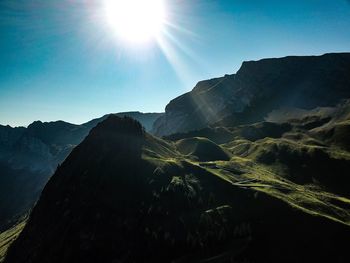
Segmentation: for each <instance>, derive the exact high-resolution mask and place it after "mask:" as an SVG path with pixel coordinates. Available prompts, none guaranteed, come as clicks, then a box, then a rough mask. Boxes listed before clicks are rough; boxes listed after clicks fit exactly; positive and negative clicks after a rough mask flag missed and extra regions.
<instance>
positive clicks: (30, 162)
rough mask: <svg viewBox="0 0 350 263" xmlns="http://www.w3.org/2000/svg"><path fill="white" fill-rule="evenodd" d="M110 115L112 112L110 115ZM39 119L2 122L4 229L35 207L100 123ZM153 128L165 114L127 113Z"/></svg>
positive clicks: (0, 224) (0, 206)
mask: <svg viewBox="0 0 350 263" xmlns="http://www.w3.org/2000/svg"><path fill="white" fill-rule="evenodd" d="M109 115H110V114H109ZM109 115H105V116H103V117H101V118H98V119H94V120H91V121H89V122H87V123H84V124H81V125H76V124H71V123H67V122H64V121H55V122H41V121H36V122H33V123H32V124H30V125H29V126H28V127H27V128H23V127H20V128H12V127H10V126H1V125H0V193H1V196H0V197H1V198H0V230H1V229H3V228H6V227H7V226H8V225H11V224H12V221H14V220H16V219H17V218H18V217H19V216H22V215H23V213H25V212H27V211H28V209H29V208H31V207H32V206H33V204H34V203H35V201H36V200H37V198H38V197H39V195H40V193H41V190H42V189H43V188H44V186H45V184H46V182H47V180H48V179H49V177H50V176H51V175H52V174H53V172H54V171H55V169H56V167H57V165H58V164H59V163H62V162H63V160H64V159H65V158H66V157H67V156H68V155H69V153H70V152H71V150H72V149H73V148H74V147H75V146H76V145H78V144H79V143H80V142H81V141H82V140H83V139H84V138H85V137H86V136H87V135H88V133H89V131H90V130H91V129H92V128H93V127H95V126H96V125H97V124H98V123H99V122H101V121H103V120H105V119H106V118H107V117H108V116H109ZM115 115H117V116H130V117H132V118H134V119H137V120H138V121H140V123H142V125H143V126H144V127H145V129H146V130H149V129H150V128H151V127H152V125H153V122H154V121H155V120H156V119H157V118H159V117H160V116H162V114H161V113H140V112H124V113H117V114H115Z"/></svg>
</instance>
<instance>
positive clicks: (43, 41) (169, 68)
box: [0, 0, 350, 126]
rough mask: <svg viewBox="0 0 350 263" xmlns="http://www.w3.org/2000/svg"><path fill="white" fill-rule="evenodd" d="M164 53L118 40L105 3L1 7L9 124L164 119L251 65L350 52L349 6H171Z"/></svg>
mask: <svg viewBox="0 0 350 263" xmlns="http://www.w3.org/2000/svg"><path fill="white" fill-rule="evenodd" d="M165 1H166V2H167V3H166V4H167V9H168V12H169V14H170V15H169V20H171V23H173V24H175V25H176V26H177V27H178V28H177V29H176V28H169V29H167V32H168V35H167V36H166V37H164V41H165V42H166V43H167V46H168V53H165V52H164V50H163V49H161V48H160V47H159V46H158V45H157V43H156V42H154V43H150V44H148V45H147V46H132V47H130V45H126V44H125V43H121V42H120V41H119V42H118V40H117V39H116V38H115V37H113V36H112V35H113V34H112V32H111V30H110V28H108V27H107V26H106V23H105V21H104V16H103V14H102V13H103V12H102V11H101V2H102V0H100V1H99V0H90V1H89V0H51V1H45V0H31V1H28V0H0V124H10V125H12V126H18V125H28V124H29V123H31V122H32V121H34V120H42V121H51V120H59V119H61V120H65V121H69V122H73V123H82V122H85V121H88V120H90V119H92V118H95V117H99V116H101V115H104V114H106V113H111V112H121V111H134V110H138V111H143V112H160V111H163V110H164V107H165V106H166V104H167V103H168V102H169V101H170V100H171V99H173V98H175V97H176V96H178V95H181V94H182V93H184V92H187V91H189V90H191V89H192V88H193V86H194V85H195V84H196V82H198V81H199V80H203V79H208V78H212V77H218V76H221V75H224V74H226V73H234V72H236V71H237V70H238V69H239V67H240V65H241V63H242V61H244V60H256V59H260V58H265V57H281V56H287V55H319V54H323V53H328V52H346V51H350V3H349V1H346V0H300V1H297V0H294V1H289V0H284V1H275V0H265V1H264V0H260V1H259V0H255V1H254V0H250V1H247V0H222V1H220V0H165Z"/></svg>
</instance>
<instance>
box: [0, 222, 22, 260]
mask: <svg viewBox="0 0 350 263" xmlns="http://www.w3.org/2000/svg"><path fill="white" fill-rule="evenodd" d="M24 226H25V221H22V222H20V223H18V224H17V225H15V226H13V227H12V228H10V229H8V230H6V231H4V232H2V233H0V262H3V260H4V258H5V255H6V251H7V249H8V248H9V246H10V245H11V244H12V242H13V241H14V240H15V239H16V238H17V237H18V235H19V234H20V233H21V231H22V229H23V228H24Z"/></svg>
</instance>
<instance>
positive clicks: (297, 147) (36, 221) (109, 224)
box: [5, 106, 350, 263]
mask: <svg viewBox="0 0 350 263" xmlns="http://www.w3.org/2000/svg"><path fill="white" fill-rule="evenodd" d="M344 107H345V108H346V106H344ZM342 109H343V108H342ZM340 111H341V107H339V108H337V109H336V110H335V111H334V112H338V113H339V114H334V115H332V117H331V119H330V120H329V122H331V121H333V120H334V121H335V120H336V118H338V117H339V119H337V120H339V121H340V120H341V122H343V121H344V119H343V117H345V116H344V115H343V114H340ZM345 115H346V114H345ZM345 118H346V119H347V117H345ZM347 121H348V119H347ZM334 123H338V121H335V122H334ZM304 124H307V125H306V126H305V125H304ZM308 124H309V123H307V120H303V119H299V120H298V121H296V120H295V121H293V122H292V121H290V122H289V123H288V124H287V126H288V127H284V126H283V124H281V123H256V124H252V125H250V126H249V125H245V126H239V127H227V128H226V129H227V133H229V134H230V135H231V136H232V139H230V140H228V141H227V142H226V143H223V144H220V145H219V144H218V143H216V142H215V141H214V139H213V140H210V139H209V138H203V137H186V136H184V138H183V139H181V140H175V141H166V140H162V139H159V138H157V137H154V136H152V135H150V134H148V133H146V132H145V131H144V129H143V128H142V126H141V124H139V123H138V122H137V121H135V120H133V119H131V118H128V117H124V118H119V117H117V116H113V115H112V116H109V117H108V118H107V119H106V120H104V121H102V122H101V123H99V124H98V125H97V126H96V127H95V128H93V129H92V130H91V131H90V133H89V135H88V136H87V137H86V138H85V139H84V140H83V142H82V143H81V144H79V145H78V146H77V147H75V148H74V149H73V151H72V152H71V154H70V155H69V156H68V158H66V160H65V161H64V162H63V163H62V165H60V166H59V167H58V168H57V170H56V172H55V174H54V175H53V176H52V177H51V179H50V180H49V182H48V183H47V185H46V186H45V189H44V190H43V192H42V194H41V197H40V199H39V201H38V203H37V205H36V206H35V208H34V209H33V211H32V213H31V215H30V218H29V219H28V222H27V224H26V226H25V227H24V230H23V231H22V233H21V234H20V235H19V237H18V238H17V239H16V240H15V241H14V243H13V244H12V246H11V247H10V249H9V250H8V254H7V257H6V259H5V262H6V263H17V262H18V263H19V262H28V263H30V262H36V263H40V262H51V263H55V262H63V263H66V262H349V259H350V255H349V254H348V249H347V245H348V241H350V212H349V204H350V200H349V199H348V198H349V196H348V191H343V190H346V188H348V187H347V186H348V185H349V178H348V176H347V174H346V171H348V170H349V168H350V152H348V151H346V150H342V149H340V148H338V145H333V143H332V142H329V143H327V142H319V141H318V140H317V139H316V137H315V138H313V137H312V136H313V135H312V134H315V136H318V134H320V133H318V131H317V128H321V127H323V125H325V126H324V127H326V126H327V123H323V124H322V123H321V124H320V123H319V124H317V125H316V124H314V127H313V128H311V126H308ZM334 125H335V126H336V124H334ZM279 129H280V131H279V132H276V131H277V130H279ZM247 130H248V131H249V130H251V131H253V132H246V131H247ZM270 131H271V133H272V135H273V136H272V137H269V135H270ZM220 132H222V131H220ZM314 132H315V133H314ZM252 134H253V135H252ZM309 134H310V135H309ZM302 135H304V136H305V137H302ZM307 136H309V137H307ZM227 138H228V137H227ZM327 138H328V137H327ZM208 153H210V154H209V155H208ZM300 161H301V162H300ZM324 169H327V170H324ZM332 169H334V171H333V173H332ZM299 172H302V173H299Z"/></svg>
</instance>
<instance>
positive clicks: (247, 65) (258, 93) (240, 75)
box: [152, 53, 350, 136]
mask: <svg viewBox="0 0 350 263" xmlns="http://www.w3.org/2000/svg"><path fill="white" fill-rule="evenodd" d="M349 75H350V53H329V54H324V55H322V56H287V57H283V58H271V59H262V60H259V61H249V62H243V63H242V66H241V68H240V69H239V70H238V71H237V73H236V74H233V75H225V76H224V77H221V78H214V79H210V80H207V81H201V82H199V83H197V85H196V86H195V88H194V89H193V90H192V91H190V92H188V93H185V94H183V95H181V96H179V97H177V98H175V99H173V100H171V101H170V102H169V104H168V105H167V106H166V108H165V115H164V116H162V117H161V118H159V119H158V120H157V121H156V122H155V124H154V127H153V130H152V131H153V133H154V134H156V135H158V136H164V135H170V134H173V133H178V132H187V131H191V130H196V129H200V128H204V127H206V126H208V125H211V124H217V125H220V124H221V125H222V126H225V125H228V124H229V125H233V124H235V125H237V124H243V123H244V122H245V123H253V122H257V121H261V120H262V119H263V118H264V117H265V116H266V115H267V114H268V113H269V112H271V111H272V110H274V109H277V108H279V107H283V106H295V107H301V108H305V109H310V108H314V107H317V106H334V105H336V104H337V103H339V101H340V99H342V98H348V97H349V96H350V89H349V88H348V87H349V86H350V78H349Z"/></svg>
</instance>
